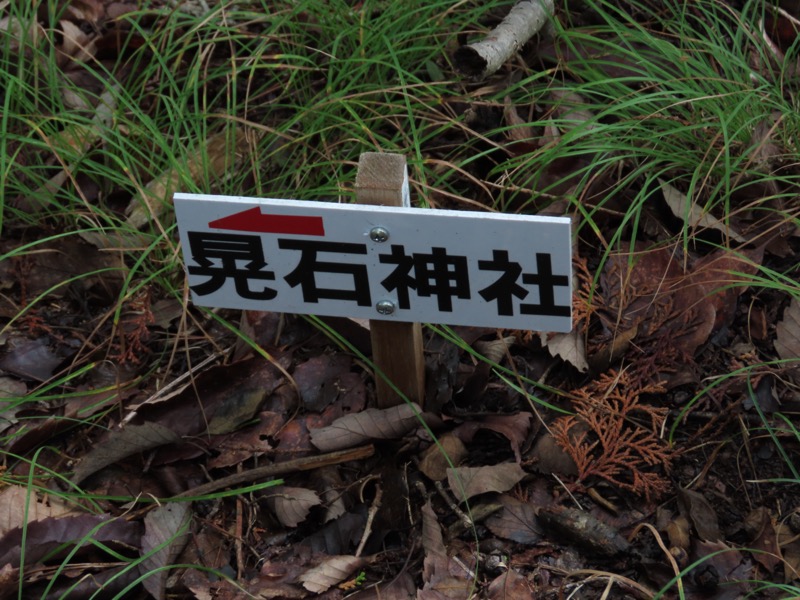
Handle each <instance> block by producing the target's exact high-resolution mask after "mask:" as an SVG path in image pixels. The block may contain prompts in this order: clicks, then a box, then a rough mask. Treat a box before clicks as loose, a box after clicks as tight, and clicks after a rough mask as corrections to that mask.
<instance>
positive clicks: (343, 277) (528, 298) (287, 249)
mask: <svg viewBox="0 0 800 600" xmlns="http://www.w3.org/2000/svg"><path fill="white" fill-rule="evenodd" d="M175 210H176V213H177V216H178V228H179V230H180V236H181V243H182V245H183V250H184V254H185V258H186V270H187V274H188V277H189V287H190V289H191V291H192V299H193V300H194V302H195V304H198V305H201V306H215V307H225V308H242V309H252V310H265V311H278V312H291V313H304V314H316V315H329V316H343V317H357V318H364V319H385V320H392V321H418V322H425V323H445V324H449V325H476V326H485V327H498V328H508V329H527V330H538V331H569V330H570V329H571V327H572V317H571V315H572V311H571V307H572V277H571V248H572V244H571V234H570V221H569V219H567V218H562V217H533V216H520V215H500V214H494V213H478V212H465V211H450V210H433V209H418V208H409V207H387V206H364V205H356V204H334V203H327V202H312V201H298V200H277V199H259V198H243V197H233V196H209V195H198V194H175Z"/></svg>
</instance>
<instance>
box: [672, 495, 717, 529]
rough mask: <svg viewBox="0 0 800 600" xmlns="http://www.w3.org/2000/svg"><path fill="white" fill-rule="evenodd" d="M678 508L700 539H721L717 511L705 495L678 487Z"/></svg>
mask: <svg viewBox="0 0 800 600" xmlns="http://www.w3.org/2000/svg"><path fill="white" fill-rule="evenodd" d="M678 508H679V509H680V511H681V515H683V516H684V517H686V518H687V519H689V522H690V523H691V524H692V525H693V526H694V530H695V531H696V532H697V535H698V536H700V539H703V540H706V541H709V542H716V541H719V540H721V539H722V534H721V533H720V530H719V522H718V520H717V513H716V511H715V510H714V507H713V506H711V503H710V502H709V501H708V500H706V497H705V496H703V494H701V493H699V492H695V491H693V490H687V489H684V488H678Z"/></svg>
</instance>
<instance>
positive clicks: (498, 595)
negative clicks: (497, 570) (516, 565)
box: [486, 569, 539, 600]
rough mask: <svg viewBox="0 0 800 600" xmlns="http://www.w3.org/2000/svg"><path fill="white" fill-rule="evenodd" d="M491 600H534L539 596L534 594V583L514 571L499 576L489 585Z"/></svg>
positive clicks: (489, 597) (510, 570) (488, 596)
mask: <svg viewBox="0 0 800 600" xmlns="http://www.w3.org/2000/svg"><path fill="white" fill-rule="evenodd" d="M486 597H487V598H488V599H489V600H508V599H509V598H513V599H514V600H534V599H535V598H538V597H539V596H538V594H536V593H535V592H534V583H533V582H532V581H529V580H528V578H527V577H523V576H522V575H520V574H519V573H517V571H515V570H514V569H509V570H508V571H506V572H505V573H503V574H502V575H499V576H498V577H497V578H495V579H494V581H492V582H491V583H490V584H489V589H488V594H487V596H486Z"/></svg>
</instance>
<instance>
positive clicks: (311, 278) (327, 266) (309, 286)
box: [278, 239, 372, 306]
mask: <svg viewBox="0 0 800 600" xmlns="http://www.w3.org/2000/svg"><path fill="white" fill-rule="evenodd" d="M278 247H279V248H281V249H282V250H300V251H301V252H302V254H301V255H300V261H299V262H298V263H297V266H296V267H295V269H294V271H292V272H291V273H289V274H288V275H287V276H286V277H284V279H285V280H286V282H287V283H288V284H289V285H291V286H292V287H296V286H298V285H299V286H301V288H300V289H301V290H302V292H303V300H304V301H305V302H319V300H320V299H321V298H328V299H330V300H351V301H355V302H356V303H357V304H358V305H359V306H370V305H371V304H372V300H371V298H370V292H369V277H368V275H367V266H366V265H360V264H352V263H342V262H330V261H322V260H319V257H318V256H317V254H318V253H319V252H327V253H334V254H366V253H367V246H366V244H348V243H344V242H317V241H307V240H293V239H279V240H278ZM316 273H340V274H344V275H350V276H351V277H352V278H353V289H349V290H341V289H331V288H323V287H319V286H318V285H317V279H316Z"/></svg>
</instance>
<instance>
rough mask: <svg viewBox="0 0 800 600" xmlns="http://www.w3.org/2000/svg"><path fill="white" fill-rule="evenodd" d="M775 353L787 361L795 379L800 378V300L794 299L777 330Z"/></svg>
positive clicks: (779, 322) (785, 311)
mask: <svg viewBox="0 0 800 600" xmlns="http://www.w3.org/2000/svg"><path fill="white" fill-rule="evenodd" d="M775 352H777V353H778V356H779V357H780V358H781V359H783V360H787V361H792V362H789V363H787V366H788V367H789V368H790V369H791V371H790V372H791V373H792V375H793V376H795V377H800V300H798V299H797V298H792V301H791V303H790V304H789V306H787V307H786V310H784V311H783V318H781V320H780V321H778V326H777V327H776V328H775Z"/></svg>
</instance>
